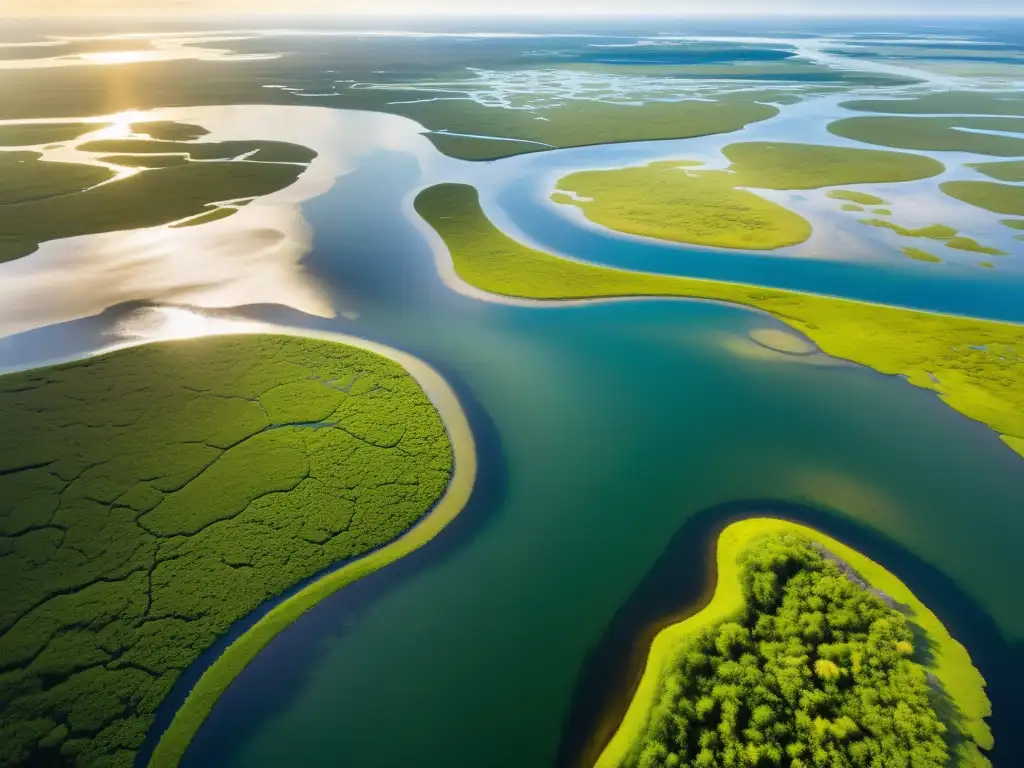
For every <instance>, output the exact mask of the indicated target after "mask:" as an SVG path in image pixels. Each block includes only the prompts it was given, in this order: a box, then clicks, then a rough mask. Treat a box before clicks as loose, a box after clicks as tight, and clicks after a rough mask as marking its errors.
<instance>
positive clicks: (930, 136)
mask: <svg viewBox="0 0 1024 768" xmlns="http://www.w3.org/2000/svg"><path fill="white" fill-rule="evenodd" d="M828 130H829V132H830V133H834V134H835V135H836V136H842V137H843V138H844V139H853V140H854V141H862V142H864V143H865V144H875V145H877V146H881V147H894V148H896V149H920V150H926V151H931V152H974V153H976V154H979V155H995V156H997V157H1019V156H1021V155H1024V118H1018V117H847V118H843V119H842V120H837V121H835V122H833V123H829V125H828ZM984 131H1002V132H1009V133H1020V134H1022V135H1021V137H1020V138H1017V137H1015V136H1002V135H999V134H998V133H984Z"/></svg>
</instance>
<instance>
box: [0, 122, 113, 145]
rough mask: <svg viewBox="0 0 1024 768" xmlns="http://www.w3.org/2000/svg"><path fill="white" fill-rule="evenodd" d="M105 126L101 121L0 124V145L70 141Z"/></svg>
mask: <svg viewBox="0 0 1024 768" xmlns="http://www.w3.org/2000/svg"><path fill="white" fill-rule="evenodd" d="M106 127H107V126H106V125H105V124H103V123H25V124H23V125H0V147H32V146H37V145H41V144H53V143H56V142H63V141H71V140H73V139H77V138H78V137H79V136H84V135H85V134H87V133H92V132H93V131H98V130H100V129H101V128H106Z"/></svg>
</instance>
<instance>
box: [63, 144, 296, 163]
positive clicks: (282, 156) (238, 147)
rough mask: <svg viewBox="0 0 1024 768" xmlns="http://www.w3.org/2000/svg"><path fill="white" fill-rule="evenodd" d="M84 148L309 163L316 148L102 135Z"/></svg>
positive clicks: (116, 151)
mask: <svg viewBox="0 0 1024 768" xmlns="http://www.w3.org/2000/svg"><path fill="white" fill-rule="evenodd" d="M78 149H80V150H82V151H83V152H113V153H117V154H126V155H127V154H145V155H149V154H164V155H166V154H173V153H184V152H187V153H188V155H189V156H190V157H191V158H192V159H193V160H231V159H232V158H236V157H240V156H242V155H247V154H249V153H253V154H252V155H251V156H249V157H247V158H246V160H249V161H251V162H262V163H310V162H312V161H313V160H314V159H315V158H316V152H315V151H313V150H312V149H309V148H308V147H303V146H300V145H298V144H290V143H288V142H285V141H216V142H191V141H158V140H153V139H101V140H99V141H87V142H86V143H84V144H81V145H79V147H78Z"/></svg>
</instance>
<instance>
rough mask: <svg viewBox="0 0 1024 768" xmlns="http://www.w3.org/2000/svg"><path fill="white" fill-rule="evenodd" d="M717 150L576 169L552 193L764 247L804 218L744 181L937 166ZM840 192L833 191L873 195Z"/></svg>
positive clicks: (872, 156) (656, 232) (842, 153)
mask: <svg viewBox="0 0 1024 768" xmlns="http://www.w3.org/2000/svg"><path fill="white" fill-rule="evenodd" d="M722 152H723V154H724V155H725V156H726V158H728V159H729V161H730V165H729V167H728V168H727V169H726V170H724V171H706V170H692V169H691V168H692V166H693V165H694V163H693V162H688V161H668V162H660V163H651V164H650V165H647V166H644V167H640V168H619V169H614V170H608V171H583V172H580V173H574V174H571V175H569V176H567V177H565V178H563V179H561V180H560V181H559V183H558V189H559V190H561V191H563V192H566V191H571V192H574V193H575V196H572V195H565V194H561V195H560V194H557V193H556V195H554V196H553V197H554V199H555V200H557V201H558V202H562V203H566V204H568V205H575V206H578V207H579V208H580V209H581V210H582V211H583V212H584V214H585V215H586V216H587V218H588V219H590V220H591V221H593V222H595V223H596V224H600V225H602V226H605V227H609V228H610V229H615V230H618V231H620V232H628V233H630V234H635V235H643V236H646V237H656V238H661V239H664V240H674V241H677V242H684V243H693V244H696V245H709V246H717V247H724V248H746V249H771V248H781V247H783V246H787V245H795V244H797V243H802V242H803V241H804V240H806V239H807V238H808V237H810V234H811V225H810V224H809V223H808V222H807V220H806V219H804V218H803V217H802V216H799V215H798V214H796V213H794V212H792V211H790V210H788V209H787V208H784V207H782V206H780V205H778V204H776V203H773V202H771V201H770V200H766V199H764V198H762V197H760V196H758V195H756V194H754V193H753V192H750V191H748V190H747V189H746V188H748V187H750V188H755V189H813V188H818V187H822V186H829V185H832V184H856V183H865V182H872V181H874V182H882V181H908V180H911V179H920V178H925V177H928V176H934V175H936V174H938V173H941V172H942V164H941V163H938V162H936V161H934V160H932V159H930V158H926V157H919V156H917V155H910V154H906V153H902V152H878V151H874V150H862V149H845V148H842V147H828V146H817V145H812V144H787V143H781V142H774V143H770V142H747V143H740V144H730V145H729V146H727V147H725V149H723V150H722ZM839 194H840V195H842V194H844V193H842V192H840V193H839ZM845 194H846V195H847V197H845V198H843V197H840V199H855V200H856V202H861V201H864V200H872V201H875V200H878V198H875V197H873V196H871V195H864V194H862V193H845ZM879 202H884V201H879Z"/></svg>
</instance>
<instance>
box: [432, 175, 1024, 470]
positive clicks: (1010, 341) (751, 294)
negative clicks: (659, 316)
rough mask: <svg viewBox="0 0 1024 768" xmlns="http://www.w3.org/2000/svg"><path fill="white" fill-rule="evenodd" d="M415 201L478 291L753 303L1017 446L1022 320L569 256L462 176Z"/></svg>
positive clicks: (1022, 387)
mask: <svg viewBox="0 0 1024 768" xmlns="http://www.w3.org/2000/svg"><path fill="white" fill-rule="evenodd" d="M415 206H416V210H417V211H418V212H419V214H420V216H422V217H423V218H424V219H425V220H426V221H427V223H428V224H430V225H431V226H432V227H433V228H434V229H435V230H436V231H437V232H438V234H439V235H440V236H441V238H442V239H443V240H444V242H445V244H446V245H447V247H448V251H449V253H450V254H451V259H452V263H453V265H454V268H455V272H456V274H457V275H458V276H459V278H461V279H462V280H464V281H465V282H466V283H469V284H470V285H472V286H475V287H477V288H479V289H481V290H484V291H489V292H491V293H494V294H498V295H502V296H511V297H516V298H525V299H548V300H550V299H587V298H609V297H621V296H683V297H693V298H703V299H714V300H720V301H728V302H732V303H735V304H742V305H745V306H749V307H753V308H756V309H760V310H763V311H765V312H768V313H770V314H772V315H775V316H776V317H777V318H778V319H780V320H781V321H782V322H784V323H786V324H787V325H789V326H790V327H792V328H794V329H796V330H797V331H799V332H801V333H803V334H804V335H805V336H807V337H809V338H810V339H811V340H812V341H814V342H815V343H816V344H817V345H818V347H819V348H820V349H821V350H822V351H823V352H824V353H825V354H828V355H831V356H832V357H837V358H842V359H846V360H852V361H854V362H857V363H860V364H861V365H866V366H870V367H871V368H874V369H875V370H877V371H880V372H882V373H887V374H893V375H901V376H903V377H904V378H905V379H906V380H907V381H908V382H909V383H910V384H913V385H914V386H917V387H920V388H922V389H927V390H930V391H932V392H935V393H936V394H937V395H938V396H939V397H940V398H941V399H942V400H943V401H944V402H945V403H946V404H947V405H949V406H950V407H951V408H953V409H955V410H957V411H959V412H960V413H962V414H963V415H965V416H967V417H968V418H971V419H974V420H976V421H979V422H981V423H983V424H986V425H988V426H989V427H990V428H992V429H993V430H995V431H996V432H997V433H998V434H1000V435H1002V436H1003V438H1004V440H1005V441H1006V442H1007V444H1008V445H1009V446H1010V447H1011V448H1013V449H1014V450H1017V451H1020V449H1021V448H1024V327H1022V326H1019V325H1013V324H1010V323H997V322H990V321H984V320H974V319H969V318H963V317H953V316H949V315H940V314H934V313H930V312H918V311H914V310H908V309H902V308H898V307H889V306H882V305H878V304H869V303H866V302H858V301H849V300H845V299H837V298H833V297H828V296H817V295H813V294H805V293H798V292H795V291H782V290H775V289H770V288H761V287H757V286H752V285H743V284H739V283H724V282H715V281H709V280H698V279H692V278H682V277H672V276H667V275H653V274H646V273H641V272H628V271H625V270H618V269H610V268H607V267H599V266H597V265H594V264H587V263H584V262H578V261H570V260H568V259H563V258H559V257H557V256H553V255H551V254H548V253H543V252H541V251H536V250H533V249H531V248H527V247H526V246H524V245H522V244H521V243H518V242H516V241H515V240H512V239H510V238H509V237H507V236H506V235H505V234H504V233H502V232H501V231H500V230H499V229H497V228H496V227H495V226H494V225H493V224H492V223H491V222H490V221H489V220H488V219H487V217H486V215H485V214H484V212H483V211H482V209H481V208H480V204H479V200H478V198H477V193H476V190H475V189H474V188H473V187H470V186H467V185H463V184H441V185H437V186H434V187H430V188H429V189H426V190H424V191H423V192H421V193H420V194H419V196H418V197H417V198H416V201H415ZM1022 455H1024V453H1022Z"/></svg>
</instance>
